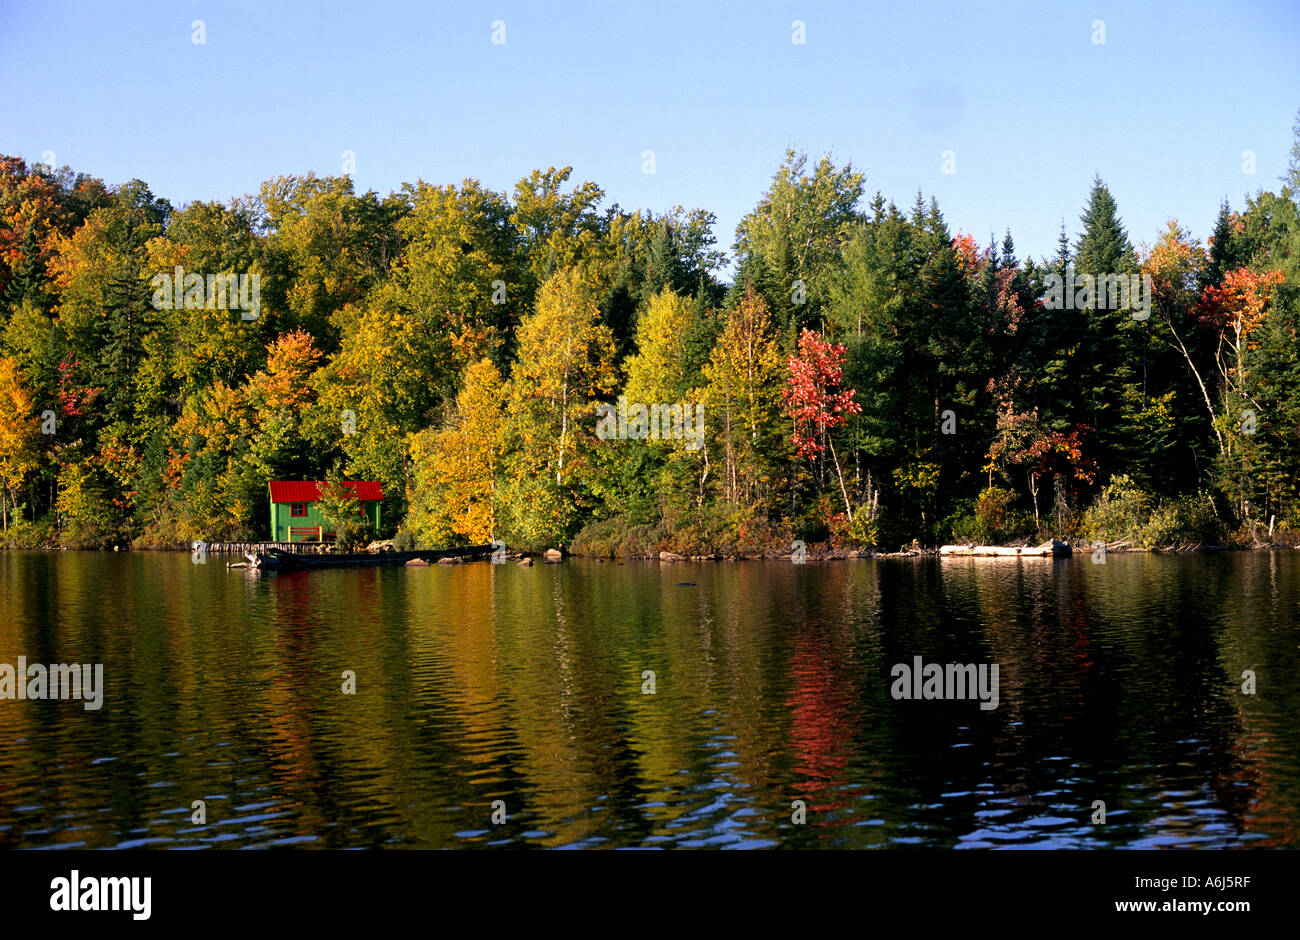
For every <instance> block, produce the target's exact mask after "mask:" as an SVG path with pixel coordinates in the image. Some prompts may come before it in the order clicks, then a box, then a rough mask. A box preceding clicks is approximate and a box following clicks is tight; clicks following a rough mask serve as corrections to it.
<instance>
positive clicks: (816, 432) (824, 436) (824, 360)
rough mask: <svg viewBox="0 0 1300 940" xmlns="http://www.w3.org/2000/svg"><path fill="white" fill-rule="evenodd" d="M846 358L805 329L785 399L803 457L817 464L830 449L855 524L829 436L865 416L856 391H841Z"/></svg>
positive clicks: (841, 348) (837, 348) (841, 349)
mask: <svg viewBox="0 0 1300 940" xmlns="http://www.w3.org/2000/svg"><path fill="white" fill-rule="evenodd" d="M844 354H845V348H844V345H843V344H842V343H830V342H827V341H826V340H824V339H823V338H822V337H821V334H819V333H817V332H815V331H813V330H810V329H808V328H806V327H805V328H804V330H803V332H802V333H800V334H799V351H798V354H797V355H794V356H791V357H790V359H789V362H788V371H789V381H788V384H787V385H786V388H785V391H784V398H785V407H786V413H787V414H788V415H790V417H791V418H792V419H793V420H794V435H793V441H794V445H795V447H796V448H797V450H798V454H799V456H800V457H808V458H810V459H812V460H816V459H817V458H818V457H819V456H820V455H821V453H822V452H823V451H824V450H826V449H827V448H828V447H829V449H830V452H831V460H832V461H833V462H834V464H835V475H836V477H837V478H838V479H839V483H840V493H841V495H842V496H843V497H844V509H845V511H846V512H847V513H848V516H849V521H850V522H852V521H853V506H852V504H851V503H850V502H849V493H848V490H847V489H846V488H845V486H844V473H843V472H842V471H841V470H840V461H839V457H838V456H836V454H835V442H834V441H832V440H831V438H830V435H829V434H828V433H827V431H829V430H830V429H831V428H837V427H839V426H840V425H842V424H844V422H845V421H847V420H848V417H849V415H855V414H860V413H861V412H862V406H861V405H859V404H858V403H857V402H856V401H854V400H853V395H854V390H853V389H851V388H846V389H841V388H840V383H841V382H842V381H843V380H844ZM823 442H825V443H823Z"/></svg>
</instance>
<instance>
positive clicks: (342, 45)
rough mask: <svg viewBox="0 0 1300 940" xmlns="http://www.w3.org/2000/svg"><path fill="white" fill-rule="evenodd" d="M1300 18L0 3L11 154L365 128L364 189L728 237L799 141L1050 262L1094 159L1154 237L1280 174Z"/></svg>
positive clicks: (162, 169) (314, 135)
mask: <svg viewBox="0 0 1300 940" xmlns="http://www.w3.org/2000/svg"><path fill="white" fill-rule="evenodd" d="M1135 6H1137V7H1139V8H1137V9H1134V7H1135ZM199 19H201V20H203V21H204V24H205V32H206V43H205V44H203V45H195V44H194V43H193V42H192V41H191V36H192V29H191V23H192V21H194V20H199ZM494 20H503V21H504V22H505V24H506V30H505V38H506V41H505V43H504V45H494V44H493V43H492V42H491V38H492V22H493V21H494ZM795 20H801V21H803V22H804V24H805V36H806V42H805V43H804V44H802V45H799V44H795V43H793V42H792V41H791V39H792V32H793V30H792V25H791V24H792V23H793V21H795ZM1095 20H1102V21H1104V24H1105V40H1106V41H1105V43H1104V44H1096V43H1094V42H1093V41H1092V40H1093V35H1094V27H1093V25H1092V24H1093V22H1094V21H1095ZM1298 40H1300V4H1296V3H1295V2H1293V0H1277V2H1251V0H1245V2H1240V3H1231V4H1228V3H1223V4H1208V3H1195V2H1179V3H1149V4H1148V3H1143V4H1140V5H1135V4H1131V3H1127V2H1085V3H1041V2H1027V3H990V4H979V3H935V4H911V3H905V2H892V3H854V2H812V0H793V2H776V3H769V2H752V0H751V2H741V3H711V2H705V0H696V2H689V3H649V2H638V3H620V2H616V0H604V2H594V3H576V2H568V3H551V2H532V3H514V2H490V3H473V2H470V3H458V4H454V5H452V4H428V3H416V2H385V0H371V2H365V3H337V4H334V3H305V2H299V3H281V2H264V0H252V2H218V0H198V2H175V0H173V2H117V3H104V2H88V3H59V2H31V3H29V2H24V0H4V2H3V3H2V4H0V83H3V88H4V89H5V91H4V97H3V101H2V102H0V152H4V153H10V154H14V153H16V154H19V155H22V156H24V157H27V158H29V159H32V160H35V159H39V158H40V157H41V154H42V153H43V152H44V151H47V150H51V151H53V152H54V154H55V159H56V162H57V163H58V164H59V165H62V164H65V163H66V164H69V165H71V166H72V167H73V168H74V169H77V170H83V171H86V172H90V173H92V174H94V175H97V176H100V177H102V178H103V179H104V180H105V181H106V182H109V183H120V182H123V181H125V180H127V179H131V178H133V177H139V178H141V179H144V180H145V181H146V182H148V183H149V184H150V185H151V186H152V188H153V190H154V192H155V193H157V194H160V195H163V196H166V197H167V198H169V199H171V200H172V201H173V202H174V203H177V204H181V203H185V202H188V201H191V200H194V199H221V200H224V199H228V198H229V197H231V196H235V195H241V194H243V193H253V192H256V191H257V189H258V186H259V184H260V183H261V181H262V180H265V179H267V178H270V177H272V176H276V175H279V174H283V173H304V172H306V171H308V170H314V171H315V172H316V173H318V174H338V173H340V172H342V161H343V157H342V154H343V152H344V151H347V150H350V151H353V152H354V153H355V160H356V164H355V172H354V173H353V176H354V179H355V181H356V184H357V189H358V191H365V190H367V189H375V190H378V191H379V192H380V193H387V192H389V191H390V190H392V189H395V188H397V187H399V186H400V184H401V183H402V182H403V181H413V180H415V179H417V178H423V179H424V180H426V181H429V182H438V183H446V182H458V181H460V180H461V179H463V178H465V177H467V176H473V177H477V178H479V179H480V180H482V181H483V182H484V183H485V184H486V185H489V186H492V187H493V188H496V189H503V190H509V189H511V188H513V185H514V183H515V181H516V180H518V179H519V178H520V177H521V176H523V175H525V174H526V173H528V172H529V171H530V170H532V169H533V168H536V167H542V168H544V167H547V166H551V165H556V166H564V165H572V166H573V168H574V178H575V179H592V180H595V181H596V182H597V183H599V184H600V185H601V186H602V187H603V188H604V189H605V191H606V193H607V194H608V198H607V202H617V203H619V204H620V205H622V206H623V207H624V208H628V209H632V208H648V209H651V210H654V211H663V210H666V209H668V208H670V207H671V206H673V205H676V204H681V205H684V206H686V207H688V208H690V207H694V206H704V207H706V208H708V209H711V210H712V211H714V212H716V213H717V216H718V223H719V224H718V229H717V235H718V238H719V242H720V244H722V245H724V246H726V247H727V248H730V245H731V242H732V240H733V237H734V231H735V226H736V223H737V222H738V221H739V220H740V218H741V216H742V215H743V214H744V213H745V212H746V211H748V210H749V209H750V208H752V207H753V205H754V204H755V203H756V202H757V201H758V199H759V198H760V196H761V194H762V192H763V190H764V189H765V188H766V185H767V183H768V181H769V180H770V178H771V175H772V173H773V171H774V170H775V169H776V166H777V165H778V163H779V162H780V160H781V157H782V154H783V152H784V150H785V148H786V147H787V146H794V147H796V148H797V149H801V150H807V151H809V152H810V153H811V154H813V155H814V156H816V155H819V154H821V153H824V152H827V151H829V152H831V153H832V155H833V156H834V158H835V159H836V161H837V162H843V161H846V160H851V161H852V162H853V164H854V165H855V167H857V168H859V169H861V170H863V171H865V173H866V175H867V191H868V194H870V193H874V192H875V191H876V190H880V191H882V192H883V193H884V194H885V196H886V197H888V198H892V199H894V200H895V201H896V202H898V203H899V204H900V205H902V206H906V205H909V204H910V203H911V202H912V200H913V198H914V196H915V192H916V190H917V189H918V188H920V189H922V190H923V191H924V192H925V194H926V195H927V197H928V196H929V195H934V196H937V197H938V199H939V205H940V208H941V209H942V210H943V212H944V214H945V216H946V217H947V219H948V222H949V225H950V226H951V227H952V229H953V230H954V231H956V230H962V231H969V232H972V233H973V234H974V235H975V236H976V237H977V239H978V240H979V241H980V242H981V243H984V242H986V241H987V239H988V236H989V233H990V232H996V233H998V236H999V237H1000V236H1001V233H1002V231H1003V229H1005V228H1006V227H1008V226H1009V227H1010V228H1011V230H1012V234H1013V236H1014V237H1015V239H1016V242H1017V248H1018V254H1019V255H1020V256H1021V257H1025V256H1026V255H1033V256H1035V257H1036V256H1039V255H1043V254H1048V253H1050V252H1052V251H1053V249H1054V244H1055V240H1056V235H1057V232H1058V230H1059V226H1060V220H1061V218H1062V216H1064V217H1065V220H1066V224H1067V227H1068V229H1069V231H1070V233H1071V236H1072V237H1073V235H1074V234H1075V233H1076V232H1077V229H1078V216H1079V213H1080V211H1081V209H1082V206H1083V203H1084V200H1085V199H1086V197H1087V193H1088V189H1089V186H1090V183H1091V180H1092V177H1093V175H1094V173H1099V174H1101V176H1102V177H1103V178H1104V179H1105V180H1106V182H1107V183H1108V185H1109V186H1110V187H1111V189H1112V191H1113V192H1114V194H1115V196H1116V199H1117V200H1118V202H1119V207H1120V211H1121V213H1122V215H1123V217H1124V221H1125V223H1126V225H1127V227H1128V229H1129V234H1130V237H1131V238H1132V239H1133V240H1134V241H1135V242H1137V241H1147V242H1150V241H1152V240H1153V239H1154V237H1155V235H1156V233H1157V232H1158V230H1159V229H1160V228H1161V227H1162V226H1163V223H1164V221H1165V220H1166V219H1167V218H1169V217H1171V216H1176V217H1178V218H1179V220H1180V221H1181V222H1182V223H1183V224H1184V225H1185V226H1188V227H1190V228H1191V229H1192V231H1193V232H1194V234H1196V235H1197V236H1198V237H1202V238H1203V237H1204V236H1205V235H1206V234H1207V232H1208V231H1209V229H1210V226H1211V224H1212V222H1213V219H1214V215H1215V213H1216V211H1217V208H1218V204H1219V201H1220V199H1221V198H1222V197H1224V196H1227V197H1229V198H1230V199H1231V201H1232V202H1233V204H1234V205H1235V206H1240V205H1241V203H1242V201H1243V195H1244V194H1245V193H1247V192H1253V191H1255V190H1256V189H1260V188H1264V189H1276V188H1277V187H1278V182H1277V181H1278V177H1279V176H1280V175H1281V174H1282V173H1283V171H1284V170H1285V167H1286V164H1287V160H1288V151H1289V148H1290V143H1291V126H1292V122H1293V120H1294V118H1295V115H1296V111H1297V108H1298V107H1300V66H1298V65H1297V61H1296V57H1295V54H1296V50H1297V48H1300V46H1298ZM645 150H653V151H654V153H655V173H654V174H653V175H648V174H645V173H643V172H642V163H643V161H642V153H643V151H645ZM945 150H952V151H954V153H955V157H956V162H955V166H956V172H955V173H954V174H951V175H948V174H944V173H943V172H941V169H942V167H941V161H942V155H943V152H944V151H945ZM1245 150H1251V151H1253V152H1254V153H1255V155H1256V162H1257V168H1256V173H1255V174H1254V175H1247V174H1245V173H1243V172H1242V162H1243V158H1242V152H1243V151H1245Z"/></svg>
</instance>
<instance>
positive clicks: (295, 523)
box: [271, 500, 382, 542]
mask: <svg viewBox="0 0 1300 940" xmlns="http://www.w3.org/2000/svg"><path fill="white" fill-rule="evenodd" d="M381 505H382V503H380V502H379V501H378V500H371V501H369V502H363V503H362V504H361V508H362V510H363V511H364V512H365V514H366V518H367V519H369V520H370V522H371V524H372V525H373V526H374V527H375V531H376V532H378V531H379V525H380V520H381V516H380V506H381ZM289 511H290V504H289V503H277V502H274V501H273V502H272V503H271V541H272V542H290V541H294V540H293V539H290V538H289V528H290V527H291V526H292V527H293V528H298V527H299V526H310V527H312V528H315V527H317V526H322V527H324V529H325V531H326V532H329V531H331V530H332V528H333V527H332V526H331V525H330V524H329V523H327V522H326V521H325V519H324V518H323V517H322V516H321V514H320V504H319V503H317V502H309V503H308V504H307V515H305V516H290V515H289ZM297 541H299V542H302V541H315V536H314V535H312V536H309V537H308V538H306V539H304V538H303V537H302V536H299V537H298V539H297Z"/></svg>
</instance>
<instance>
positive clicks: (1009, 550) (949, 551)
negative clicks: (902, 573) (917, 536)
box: [939, 539, 1074, 558]
mask: <svg viewBox="0 0 1300 940" xmlns="http://www.w3.org/2000/svg"><path fill="white" fill-rule="evenodd" d="M1073 553H1074V549H1072V548H1071V547H1070V544H1069V543H1068V542H1062V541H1060V540H1059V539H1052V541H1050V542H1044V543H1043V544H1042V545H943V546H940V548H939V554H940V555H947V556H953V555H956V556H959V557H968V558H1026V557H1028V558H1046V557H1052V558H1062V557H1065V556H1067V555H1071V554H1073Z"/></svg>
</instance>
